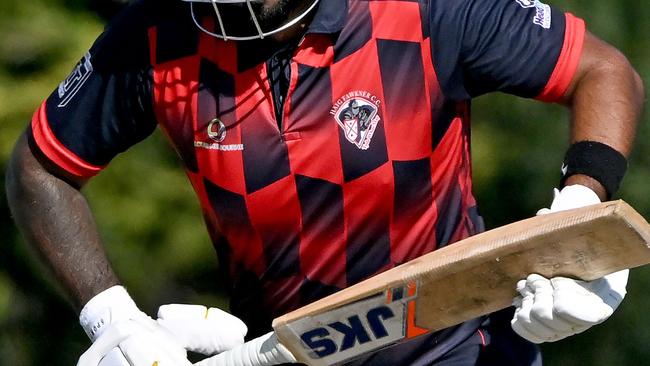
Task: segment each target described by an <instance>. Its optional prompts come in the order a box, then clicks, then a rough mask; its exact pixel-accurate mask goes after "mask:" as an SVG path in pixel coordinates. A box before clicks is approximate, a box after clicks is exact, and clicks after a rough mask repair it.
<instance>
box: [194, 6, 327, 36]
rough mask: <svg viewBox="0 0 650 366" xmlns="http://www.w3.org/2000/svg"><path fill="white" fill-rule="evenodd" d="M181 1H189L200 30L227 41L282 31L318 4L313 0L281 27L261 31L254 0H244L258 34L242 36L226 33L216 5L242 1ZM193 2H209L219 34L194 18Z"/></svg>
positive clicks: (296, 22) (298, 20) (301, 18)
mask: <svg viewBox="0 0 650 366" xmlns="http://www.w3.org/2000/svg"><path fill="white" fill-rule="evenodd" d="M183 1H187V2H189V3H190V11H191V13H192V20H193V21H194V24H196V26H197V27H198V28H199V29H200V30H201V31H203V32H205V33H207V34H209V35H211V36H213V37H217V38H221V39H223V40H224V41H228V40H233V41H249V40H253V39H263V38H264V37H267V36H270V35H272V34H276V33H279V32H282V31H284V30H287V29H289V28H291V27H293V26H294V25H296V24H298V22H300V21H301V20H303V19H304V18H305V17H306V16H307V15H308V14H309V13H310V12H311V11H312V10H314V9H315V8H316V5H318V1H319V0H314V2H313V3H312V4H311V5H310V6H309V8H307V10H305V11H303V12H302V13H301V14H300V15H299V16H297V17H296V18H294V19H292V20H291V21H289V22H287V23H286V24H284V25H282V26H281V27H278V28H276V29H274V30H272V31H269V32H264V31H262V27H261V26H260V23H259V21H258V20H257V17H256V16H255V12H254V11H253V6H252V3H253V2H255V0H245V2H246V5H247V7H248V11H249V13H250V15H251V18H252V19H253V23H254V24H255V29H256V30H257V33H258V34H257V35H254V36H243V37H239V36H229V35H228V34H227V33H226V29H225V26H224V24H223V20H222V17H221V12H220V11H219V7H218V6H217V4H218V3H233V4H234V3H242V2H244V1H237V0H232V1H227V0H226V1H220V2H219V1H217V0H183ZM195 2H202V3H208V2H209V3H211V4H212V7H213V8H214V12H215V14H216V16H217V21H218V22H219V29H220V30H221V34H219V33H214V32H211V31H209V30H207V29H205V27H203V26H202V25H201V23H200V22H199V20H198V19H197V18H196V14H195V12H194V3H195Z"/></svg>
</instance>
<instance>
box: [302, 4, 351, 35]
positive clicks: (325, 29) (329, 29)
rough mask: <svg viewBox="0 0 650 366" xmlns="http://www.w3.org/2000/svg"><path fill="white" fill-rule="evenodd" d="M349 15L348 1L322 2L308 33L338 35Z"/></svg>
mask: <svg viewBox="0 0 650 366" xmlns="http://www.w3.org/2000/svg"><path fill="white" fill-rule="evenodd" d="M347 14H348V0H320V4H319V5H318V8H317V9H316V14H315V15H314V19H313V20H312V22H311V24H310V25H309V29H308V30H307V33H308V34H309V33H325V34H333V33H338V32H340V31H341V29H343V26H344V25H345V20H346V18H347Z"/></svg>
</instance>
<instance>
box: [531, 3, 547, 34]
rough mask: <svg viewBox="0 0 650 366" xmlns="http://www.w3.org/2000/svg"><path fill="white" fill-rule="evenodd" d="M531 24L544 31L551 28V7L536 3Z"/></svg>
mask: <svg viewBox="0 0 650 366" xmlns="http://www.w3.org/2000/svg"><path fill="white" fill-rule="evenodd" d="M533 23H535V24H537V25H539V26H540V27H542V28H544V29H549V28H551V7H550V6H548V5H547V4H544V3H540V2H538V3H537V5H536V6H535V16H534V17H533Z"/></svg>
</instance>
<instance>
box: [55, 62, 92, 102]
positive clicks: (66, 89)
mask: <svg viewBox="0 0 650 366" xmlns="http://www.w3.org/2000/svg"><path fill="white" fill-rule="evenodd" d="M92 73H93V64H92V62H91V56H90V52H87V53H86V54H85V55H84V57H83V58H82V59H81V61H79V63H78V64H77V66H75V68H74V70H72V73H71V74H70V76H68V77H67V78H66V79H65V80H63V81H62V82H61V84H59V88H58V94H59V99H60V101H59V105H58V107H59V108H63V107H65V106H67V105H68V103H70V101H71V100H72V98H74V96H75V95H77V93H78V92H79V90H80V89H81V87H82V86H84V84H85V83H86V81H87V80H88V78H90V74H92Z"/></svg>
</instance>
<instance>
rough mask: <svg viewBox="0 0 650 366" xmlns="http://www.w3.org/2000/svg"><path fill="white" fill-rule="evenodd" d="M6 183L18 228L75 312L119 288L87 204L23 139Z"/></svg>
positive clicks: (10, 164)
mask: <svg viewBox="0 0 650 366" xmlns="http://www.w3.org/2000/svg"><path fill="white" fill-rule="evenodd" d="M6 182H7V184H6V189H7V197H8V200H9V206H10V208H11V212H12V214H13V217H14V220H15V222H16V224H17V226H18V227H19V228H20V230H21V232H22V233H23V236H24V237H25V240H26V241H27V242H28V243H29V244H30V245H32V246H33V247H34V248H36V250H37V251H38V253H39V254H40V255H41V256H42V257H43V258H44V260H45V262H46V264H47V265H48V266H49V267H50V268H51V269H52V270H53V272H54V274H55V276H56V277H57V279H58V280H59V282H60V283H61V284H62V285H63V286H64V287H65V289H66V290H67V292H68V294H69V295H70V296H71V298H72V300H73V302H74V303H75V306H76V307H77V309H80V308H81V307H82V306H83V304H85V303H86V302H87V301H88V300H89V299H90V298H92V297H93V296H94V295H95V294H97V293H99V292H100V291H102V290H104V289H106V288H108V287H110V286H112V285H114V284H117V283H118V280H117V277H116V276H115V274H114V272H113V271H112V269H111V267H110V264H109V262H108V260H107V257H106V254H105V252H104V249H103V246H102V244H101V240H100V238H99V234H98V231H97V228H96V224H95V222H94V219H93V216H92V213H91V211H90V208H89V206H88V203H87V201H86V199H85V198H84V196H83V195H82V194H81V192H79V190H78V189H77V188H75V187H73V186H72V185H71V184H69V183H68V182H66V181H64V180H62V179H59V178H57V177H56V176H54V175H52V174H51V173H49V172H48V171H47V170H46V169H45V168H43V166H42V165H41V164H40V163H39V161H38V160H37V159H36V157H35V156H34V155H33V154H32V153H31V151H30V149H29V146H28V144H27V141H26V138H25V137H24V136H23V137H22V138H21V140H20V141H19V142H18V143H17V144H16V148H15V151H14V153H13V156H12V159H11V161H10V163H9V167H8V169H7V179H6Z"/></svg>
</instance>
